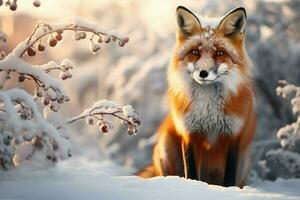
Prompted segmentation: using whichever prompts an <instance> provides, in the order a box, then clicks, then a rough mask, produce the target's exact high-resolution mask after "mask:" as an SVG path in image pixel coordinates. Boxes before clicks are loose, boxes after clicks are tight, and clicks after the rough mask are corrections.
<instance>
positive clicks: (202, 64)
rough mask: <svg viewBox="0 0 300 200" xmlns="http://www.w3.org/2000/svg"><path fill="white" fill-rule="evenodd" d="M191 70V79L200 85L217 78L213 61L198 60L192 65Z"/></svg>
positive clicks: (208, 59) (207, 59)
mask: <svg viewBox="0 0 300 200" xmlns="http://www.w3.org/2000/svg"><path fill="white" fill-rule="evenodd" d="M192 65H193V67H192V68H191V69H192V70H191V73H192V78H193V79H194V80H195V81H196V82H198V83H200V84H207V83H210V82H212V81H214V80H215V79H216V78H217V70H218V69H217V68H218V67H217V64H216V63H215V62H214V60H213V59H210V58H206V59H200V60H199V61H198V62H196V63H193V64H192Z"/></svg>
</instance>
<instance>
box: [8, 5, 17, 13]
mask: <svg viewBox="0 0 300 200" xmlns="http://www.w3.org/2000/svg"><path fill="white" fill-rule="evenodd" d="M17 7H18V6H17V4H15V3H12V4H10V6H9V9H10V10H11V11H15V10H17Z"/></svg>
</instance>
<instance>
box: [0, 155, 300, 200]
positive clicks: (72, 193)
mask: <svg viewBox="0 0 300 200" xmlns="http://www.w3.org/2000/svg"><path fill="white" fill-rule="evenodd" d="M126 174H128V171H127V170H124V169H122V168H121V167H119V166H116V165H115V164H113V163H112V162H111V161H107V160H106V161H102V162H95V161H94V162H93V161H90V160H86V159H70V160H68V161H63V162H61V163H59V164H58V165H57V166H56V167H55V168H52V169H49V170H45V171H32V170H31V171H30V170H29V169H27V170H26V169H22V170H21V169H19V170H16V171H10V172H8V173H0V179H1V182H0V199H3V200H5V199H7V200H8V199H10V200H13V199H24V200H25V199H26V200H33V199H37V200H38V199H39V200H41V199H43V200H53V199H72V200H79V199H89V200H94V199H95V200H96V199H98V200H99V199H105V200H120V199H124V200H125V199H128V200H129V199H130V200H134V199H137V200H140V199H145V200H146V199H149V200H158V199H174V200H175V199H178V200H180V199H205V200H209V199H212V200H214V199H222V200H223V199H224V200H227V199H228V200H234V199H253V200H259V199H270V200H276V199H282V200H286V199H300V197H299V196H300V191H299V185H300V180H299V179H290V180H282V179H280V180H277V181H276V182H269V181H266V182H257V183H253V184H251V186H246V187H244V188H243V189H240V188H238V187H229V188H224V187H220V186H215V185H208V184H206V183H203V182H200V181H193V180H186V179H184V178H179V177H156V178H152V179H149V180H144V179H142V178H139V177H135V176H128V175H127V176H126Z"/></svg>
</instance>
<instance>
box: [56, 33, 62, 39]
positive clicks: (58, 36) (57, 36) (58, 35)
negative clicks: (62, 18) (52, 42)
mask: <svg viewBox="0 0 300 200" xmlns="http://www.w3.org/2000/svg"><path fill="white" fill-rule="evenodd" d="M55 39H56V40H57V41H61V40H62V35H61V34H59V33H58V34H57V35H56V36H55Z"/></svg>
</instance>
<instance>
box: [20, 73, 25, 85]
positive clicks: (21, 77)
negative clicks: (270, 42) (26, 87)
mask: <svg viewBox="0 0 300 200" xmlns="http://www.w3.org/2000/svg"><path fill="white" fill-rule="evenodd" d="M24 81H25V76H24V75H20V76H19V82H20V83H21V82H24Z"/></svg>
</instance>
